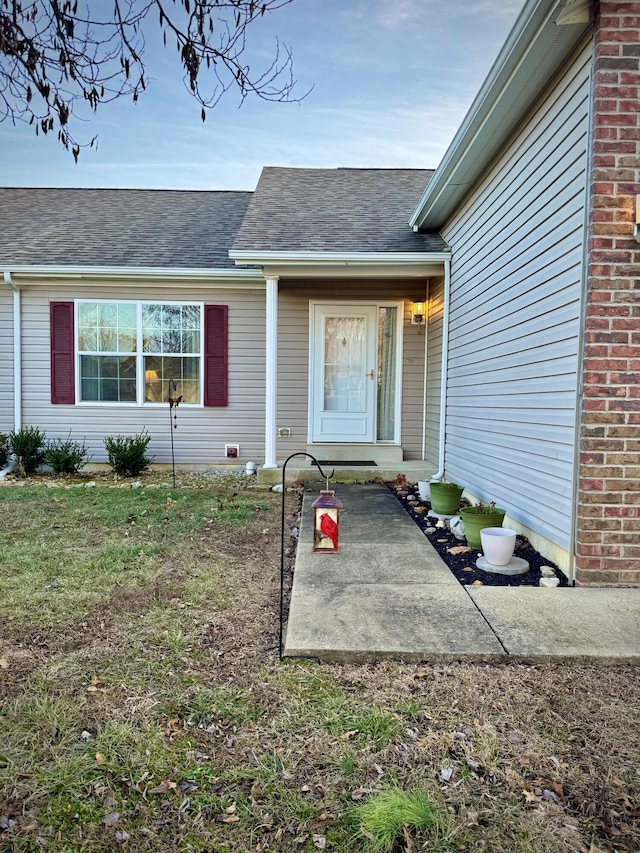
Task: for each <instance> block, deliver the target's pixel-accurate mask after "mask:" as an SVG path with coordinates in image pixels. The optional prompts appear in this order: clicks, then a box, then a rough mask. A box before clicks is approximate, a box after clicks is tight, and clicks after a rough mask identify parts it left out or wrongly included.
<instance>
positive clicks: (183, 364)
mask: <svg viewBox="0 0 640 853" xmlns="http://www.w3.org/2000/svg"><path fill="white" fill-rule="evenodd" d="M144 376H145V382H144V398H145V400H146V401H147V402H148V403H161V402H166V401H167V400H168V399H169V396H171V397H180V396H181V397H182V401H183V402H184V403H196V404H197V403H200V359H199V358H193V357H191V358H190V357H185V358H183V357H180V356H146V357H145V359H144Z"/></svg>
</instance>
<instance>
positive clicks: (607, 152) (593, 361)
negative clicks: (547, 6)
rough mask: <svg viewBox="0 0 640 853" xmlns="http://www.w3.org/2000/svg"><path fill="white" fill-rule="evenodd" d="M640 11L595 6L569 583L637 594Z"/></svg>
mask: <svg viewBox="0 0 640 853" xmlns="http://www.w3.org/2000/svg"><path fill="white" fill-rule="evenodd" d="M639 93H640V2H628V3H626V2H613V0H601V2H599V3H598V4H596V30H595V70H594V89H593V96H594V104H593V124H592V134H593V163H592V166H593V169H592V174H591V187H590V190H591V196H590V199H591V201H590V211H589V260H588V267H587V275H588V293H587V304H586V333H585V347H584V377H583V380H584V393H583V400H582V411H581V438H580V474H579V476H580V479H579V492H578V535H577V544H576V547H577V562H576V569H577V572H576V578H577V582H578V584H580V585H587V584H593V585H597V586H604V585H615V586H627V585H634V586H638V585H640V245H639V244H638V243H637V242H636V241H635V240H634V238H633V214H634V208H635V195H636V194H638V193H640V97H639Z"/></svg>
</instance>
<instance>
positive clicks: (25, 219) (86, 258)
mask: <svg viewBox="0 0 640 853" xmlns="http://www.w3.org/2000/svg"><path fill="white" fill-rule="evenodd" d="M250 199H251V193H250V192H206V191H198V192H190V191H183V190H110V189H26V188H0V270H1V269H2V268H3V267H5V268H6V267H11V266H12V265H56V266H58V265H59V266H65V265H72V266H114V267H165V268H171V267H173V268H192V269H203V268H204V269H225V268H227V269H228V268H232V267H234V266H235V265H234V263H233V261H231V260H230V259H229V256H228V252H229V248H230V246H231V243H232V242H233V238H234V237H235V234H236V232H237V230H238V228H239V226H240V223H241V222H242V217H243V216H244V214H245V212H246V209H247V206H248V204H249V200H250Z"/></svg>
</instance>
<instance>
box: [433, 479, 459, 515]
mask: <svg viewBox="0 0 640 853" xmlns="http://www.w3.org/2000/svg"><path fill="white" fill-rule="evenodd" d="M429 491H430V495H431V511H432V512H434V513H435V514H436V515H455V514H456V513H457V511H458V507H459V506H460V498H461V497H462V493H463V491H464V486H458V485H457V483H447V482H440V483H430V484H429Z"/></svg>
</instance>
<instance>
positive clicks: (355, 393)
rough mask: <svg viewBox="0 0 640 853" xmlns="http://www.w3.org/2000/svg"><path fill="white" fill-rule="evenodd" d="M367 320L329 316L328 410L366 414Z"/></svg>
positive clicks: (326, 332)
mask: <svg viewBox="0 0 640 853" xmlns="http://www.w3.org/2000/svg"><path fill="white" fill-rule="evenodd" d="M365 342H366V318H365V317H327V318H326V319H325V326H324V410H325V411H326V412H364V411H365V406H366V401H365V388H364V379H365V366H364V360H365V353H366V349H365Z"/></svg>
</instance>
